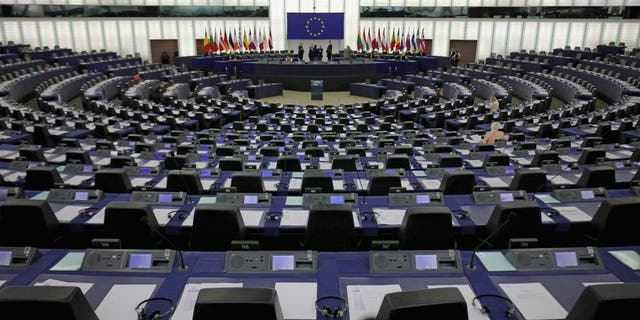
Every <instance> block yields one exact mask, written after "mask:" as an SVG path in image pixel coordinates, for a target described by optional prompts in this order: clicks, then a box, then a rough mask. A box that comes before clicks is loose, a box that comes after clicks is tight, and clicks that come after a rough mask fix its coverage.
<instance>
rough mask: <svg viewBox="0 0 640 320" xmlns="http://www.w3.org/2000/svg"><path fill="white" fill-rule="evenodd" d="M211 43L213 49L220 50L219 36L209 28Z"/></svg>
mask: <svg viewBox="0 0 640 320" xmlns="http://www.w3.org/2000/svg"><path fill="white" fill-rule="evenodd" d="M214 37H215V38H214ZM209 43H211V51H213V52H218V37H217V36H216V34H215V32H211V29H209Z"/></svg>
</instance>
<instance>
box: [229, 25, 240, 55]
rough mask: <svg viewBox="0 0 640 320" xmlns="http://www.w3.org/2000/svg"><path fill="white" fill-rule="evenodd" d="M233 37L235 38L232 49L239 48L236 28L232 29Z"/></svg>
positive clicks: (236, 49)
mask: <svg viewBox="0 0 640 320" xmlns="http://www.w3.org/2000/svg"><path fill="white" fill-rule="evenodd" d="M233 37H234V38H236V41H234V42H233V51H238V49H239V48H240V38H238V32H237V31H236V29H233ZM229 38H231V37H229Z"/></svg>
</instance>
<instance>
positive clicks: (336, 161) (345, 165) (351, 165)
mask: <svg viewBox="0 0 640 320" xmlns="http://www.w3.org/2000/svg"><path fill="white" fill-rule="evenodd" d="M331 169H342V170H344V171H356V160H355V159H354V158H353V157H352V156H343V155H338V156H335V157H333V160H331Z"/></svg>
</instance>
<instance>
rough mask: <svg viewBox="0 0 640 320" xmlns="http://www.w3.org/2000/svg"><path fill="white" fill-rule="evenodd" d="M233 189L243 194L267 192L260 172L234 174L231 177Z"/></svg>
mask: <svg viewBox="0 0 640 320" xmlns="http://www.w3.org/2000/svg"><path fill="white" fill-rule="evenodd" d="M231 187H232V188H236V192H242V193H263V192H264V190H265V187H264V181H262V175H261V174H260V172H244V171H238V172H234V173H233V175H231Z"/></svg>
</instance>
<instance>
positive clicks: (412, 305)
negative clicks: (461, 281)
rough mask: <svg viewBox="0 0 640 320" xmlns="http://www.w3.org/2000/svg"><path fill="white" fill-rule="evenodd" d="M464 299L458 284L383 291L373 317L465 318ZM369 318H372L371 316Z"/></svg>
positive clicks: (383, 319) (397, 319) (398, 319)
mask: <svg viewBox="0 0 640 320" xmlns="http://www.w3.org/2000/svg"><path fill="white" fill-rule="evenodd" d="M468 318H469V315H468V311H467V302H466V301H465V298H464V296H462V293H461V292H460V290H459V289H458V288H451V287H449V288H431V289H421V290H409V291H401V292H392V293H387V294H386V295H385V296H384V297H383V298H382V303H381V305H380V309H379V310H378V315H377V317H376V318H375V319H377V320H405V319H456V320H457V319H468ZM371 319H373V318H371Z"/></svg>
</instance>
